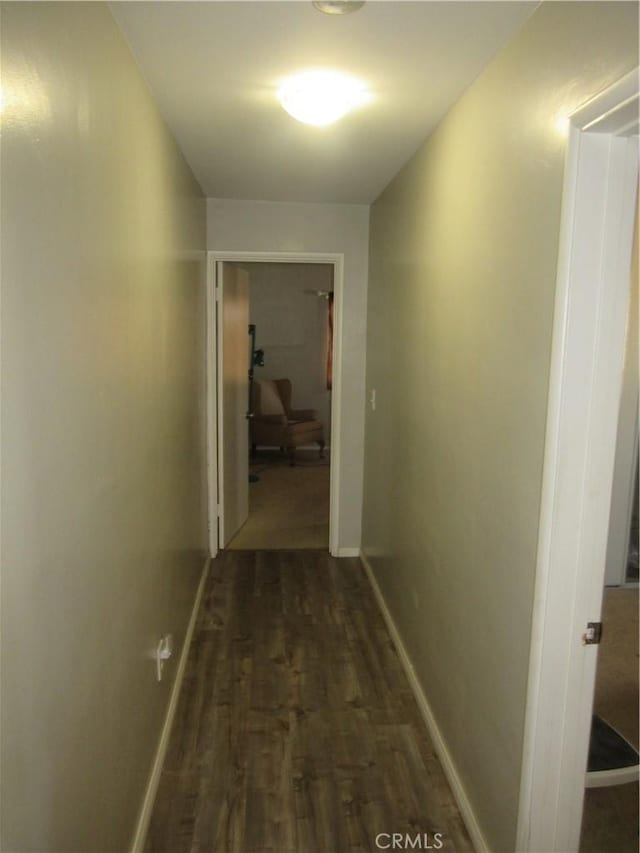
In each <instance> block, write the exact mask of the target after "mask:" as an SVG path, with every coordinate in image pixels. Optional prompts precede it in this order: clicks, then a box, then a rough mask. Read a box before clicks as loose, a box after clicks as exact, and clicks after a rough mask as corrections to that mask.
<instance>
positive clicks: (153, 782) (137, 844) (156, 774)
mask: <svg viewBox="0 0 640 853" xmlns="http://www.w3.org/2000/svg"><path fill="white" fill-rule="evenodd" d="M210 563H211V558H210V557H208V558H207V560H206V562H205V564H204V568H203V570H202V575H201V577H200V583H199V584H198V591H197V592H196V597H195V600H194V602H193V608H192V610H191V617H190V619H189V625H188V626H187V632H186V634H185V637H184V643H183V644H182V651H181V653H180V660H179V662H178V670H177V672H176V677H175V681H174V682H173V687H172V689H171V697H170V699H169V705H168V706H167V713H166V715H165V718H164V725H163V726H162V732H161V733H160V739H159V741H158V747H157V749H156V755H155V758H154V761H153V767H152V768H151V774H150V776H149V782H148V783H147V790H146V791H145V795H144V800H143V801H142V808H141V809H140V815H139V817H138V822H137V824H136V831H135V835H134V836H133V842H132V844H131V848H130V853H142V851H143V849H144V844H145V841H146V837H147V830H148V829H149V821H150V820H151V812H152V811H153V804H154V802H155V798H156V794H157V792H158V785H159V784H160V775H161V773H162V765H163V764H164V758H165V755H166V752H167V747H168V745H169V735H170V734H171V726H172V724H173V718H174V716H175V713H176V708H177V706H178V699H179V697H180V688H181V687H182V679H183V677H184V671H185V668H186V666H187V658H188V656H189V646H190V645H191V638H192V637H193V632H194V629H195V626H196V619H197V616H198V610H199V609H200V602H201V601H202V593H203V592H204V584H205V581H206V579H207V575H208V573H209V565H210Z"/></svg>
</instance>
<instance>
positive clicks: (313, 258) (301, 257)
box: [207, 251, 344, 556]
mask: <svg viewBox="0 0 640 853" xmlns="http://www.w3.org/2000/svg"><path fill="white" fill-rule="evenodd" d="M207 258H208V259H209V262H210V264H211V266H212V267H213V268H214V269H215V265H216V262H217V261H235V262H238V261H246V262H247V263H285V264H329V265H332V266H333V310H334V314H333V388H332V393H331V440H330V446H331V447H332V448H333V452H332V453H331V455H330V475H329V476H330V487H329V551H330V552H331V554H332V555H333V556H338V552H339V551H340V537H341V527H342V524H341V518H340V427H341V422H342V370H343V367H342V334H343V326H342V315H343V293H344V255H343V254H342V253H321V252H311V253H309V252H300V253H296V252H251V251H247V252H220V251H209V252H207ZM218 335H219V337H218V352H219V348H220V345H221V341H222V338H221V330H220V326H218ZM212 364H215V365H218V364H219V360H218V357H217V352H216V349H215V348H214V349H213V350H212V349H210V348H208V349H207V371H208V372H209V371H210V365H212ZM208 416H209V418H211V417H212V412H208ZM218 424H219V426H218V430H219V432H218V440H219V442H220V443H222V441H223V440H224V439H223V436H222V433H221V429H220V412H218ZM214 429H215V424H214V422H212V421H211V420H209V422H208V424H207V435H208V437H209V438H208V445H209V453H212V452H213V450H212V448H211V444H212V443H215V440H214V439H213V437H212V436H213V434H214V433H213V431H214ZM216 447H217V444H216ZM211 488H212V486H211V483H210V484H209V490H210V491H209V508H210V510H209V524H210V526H212V525H213V521H214V519H213V517H212V507H214V506H215V505H216V503H217V493H216V496H215V500H214V498H213V495H212V494H211Z"/></svg>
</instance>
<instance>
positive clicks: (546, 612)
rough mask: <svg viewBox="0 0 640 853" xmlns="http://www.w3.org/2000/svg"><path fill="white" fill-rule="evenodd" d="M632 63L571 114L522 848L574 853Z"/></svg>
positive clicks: (631, 121) (624, 284)
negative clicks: (617, 79) (620, 74)
mask: <svg viewBox="0 0 640 853" xmlns="http://www.w3.org/2000/svg"><path fill="white" fill-rule="evenodd" d="M638 95H639V91H638V74H637V69H636V70H635V71H633V72H632V73H630V74H628V75H627V76H626V77H624V78H622V79H621V80H620V81H618V83H616V84H614V85H613V86H611V87H610V88H609V89H607V90H606V91H605V92H603V93H602V94H601V95H598V96H597V97H596V98H594V99H593V100H592V101H591V102H589V103H588V104H586V105H585V106H584V107H582V108H581V109H580V110H578V111H577V112H576V113H575V114H574V115H572V116H571V117H570V118H569V120H568V133H569V142H568V148H567V160H566V165H565V186H564V198H563V210H562V223H561V237H560V251H559V259H558V278H557V289H556V305H555V319H554V333H553V349H552V360H551V375H550V392H549V406H548V413H547V435H546V445H545V459H544V472H543V489H542V502H541V510H540V528H539V538H538V564H537V571H536V591H535V605H534V613H533V627H532V638H531V656H530V664H529V689H528V697H527V708H526V718H525V739H524V748H523V763H522V777H521V789H520V809H519V821H518V837H517V848H518V850H522V851H556V850H558V851H559V850H562V851H567V853H569V851H575V850H577V849H578V846H579V841H580V827H581V822H582V811H583V802H584V789H585V782H586V778H585V774H586V769H587V755H588V751H589V742H590V733H591V724H592V707H593V695H594V684H595V674H596V663H597V652H598V641H599V630H598V629H599V626H601V610H602V590H603V584H604V568H605V560H606V550H607V540H608V528H609V511H610V505H611V494H612V484H613V472H614V460H615V450H616V433H617V422H618V410H619V404H620V399H621V390H622V368H623V365H624V349H625V328H626V323H627V317H628V315H629V304H630V298H629V297H630V291H631V258H632V242H633V226H634V218H635V208H636V200H637V193H638V184H637V181H638V148H637V134H638V130H639V120H638Z"/></svg>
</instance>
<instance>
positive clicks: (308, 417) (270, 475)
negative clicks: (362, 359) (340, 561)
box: [226, 262, 334, 550]
mask: <svg viewBox="0 0 640 853" xmlns="http://www.w3.org/2000/svg"><path fill="white" fill-rule="evenodd" d="M237 266H238V267H239V268H241V269H243V270H244V271H245V272H246V273H247V275H248V277H249V324H250V325H249V329H250V334H251V337H252V344H251V346H250V353H251V354H250V362H251V361H253V364H250V370H251V373H250V383H249V400H250V418H249V484H250V485H249V516H248V519H247V521H246V522H245V524H243V525H242V527H241V528H240V529H239V530H238V531H237V533H236V534H235V535H234V536H233V538H232V539H231V540H230V541H229V542H228V544H227V546H226V547H227V548H229V549H231V550H286V549H325V550H328V548H329V492H330V454H331V447H330V441H329V439H330V435H331V392H332V367H333V363H332V355H333V352H332V344H333V341H332V335H333V298H334V297H333V266H332V265H331V264H302V263H300V264H298V263H288V264H287V263H264V262H262V263H261V262H253V263H244V262H237ZM253 340H255V344H254V343H253Z"/></svg>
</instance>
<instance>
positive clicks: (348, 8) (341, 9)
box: [313, 0, 364, 15]
mask: <svg viewBox="0 0 640 853" xmlns="http://www.w3.org/2000/svg"><path fill="white" fill-rule="evenodd" d="M313 6H314V7H315V8H316V9H317V10H318V12H324V14H325V15H348V14H349V12H357V11H358V9H361V8H362V7H363V6H364V0H313Z"/></svg>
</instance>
